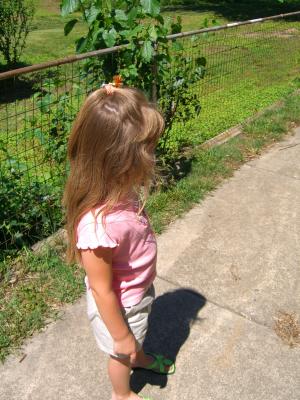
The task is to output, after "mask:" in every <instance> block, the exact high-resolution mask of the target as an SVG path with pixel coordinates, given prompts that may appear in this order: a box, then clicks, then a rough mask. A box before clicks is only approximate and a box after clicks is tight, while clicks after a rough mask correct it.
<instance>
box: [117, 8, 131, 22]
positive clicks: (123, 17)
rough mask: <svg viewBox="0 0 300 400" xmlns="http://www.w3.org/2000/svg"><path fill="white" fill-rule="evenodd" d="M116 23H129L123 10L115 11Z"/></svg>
mask: <svg viewBox="0 0 300 400" xmlns="http://www.w3.org/2000/svg"><path fill="white" fill-rule="evenodd" d="M115 19H116V21H118V22H119V21H127V20H128V17H127V15H126V14H125V12H124V11H123V10H115Z"/></svg>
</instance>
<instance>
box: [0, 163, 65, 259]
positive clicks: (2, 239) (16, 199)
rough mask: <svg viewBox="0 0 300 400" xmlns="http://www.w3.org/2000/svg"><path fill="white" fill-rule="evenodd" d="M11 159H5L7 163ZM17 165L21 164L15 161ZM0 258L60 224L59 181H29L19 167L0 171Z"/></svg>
mask: <svg viewBox="0 0 300 400" xmlns="http://www.w3.org/2000/svg"><path fill="white" fill-rule="evenodd" d="M13 161H14V160H13V159H10V160H8V162H10V164H11V165H13V164H14V162H13ZM18 167H19V168H20V167H22V166H20V165H19V164H18ZM0 175H1V187H0V197H1V202H0V221H1V223H0V243H1V247H2V250H3V251H2V252H1V258H2V257H4V256H5V255H8V254H9V253H10V252H12V250H16V249H20V248H22V247H23V246H24V245H27V246H28V245H32V244H33V243H35V242H36V241H38V240H40V239H42V238H43V237H47V236H49V235H50V234H51V233H52V232H53V231H55V230H56V229H58V227H59V226H60V225H61V211H60V197H61V185H62V183H61V182H59V179H57V182H54V180H53V179H52V181H51V182H50V183H44V182H43V183H41V182H37V181H35V182H31V181H30V179H29V178H28V177H26V175H25V168H24V170H23V171H16V169H14V168H13V167H11V168H10V169H9V168H5V169H3V170H1V171H0Z"/></svg>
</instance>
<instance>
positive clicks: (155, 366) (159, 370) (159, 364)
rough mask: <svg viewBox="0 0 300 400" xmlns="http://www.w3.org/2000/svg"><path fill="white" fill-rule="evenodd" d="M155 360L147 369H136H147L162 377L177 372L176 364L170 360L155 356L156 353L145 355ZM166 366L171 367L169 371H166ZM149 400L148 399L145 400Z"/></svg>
mask: <svg viewBox="0 0 300 400" xmlns="http://www.w3.org/2000/svg"><path fill="white" fill-rule="evenodd" d="M145 354H147V355H149V356H151V357H153V358H154V361H153V363H152V364H150V365H148V366H147V367H136V368H133V370H135V369H146V370H147V371H151V372H154V373H155V374H160V375H172V374H174V372H175V363H174V362H173V361H172V360H169V359H168V358H165V357H164V356H162V355H161V354H154V353H145ZM165 366H170V368H169V369H168V371H165ZM145 400H147V399H145Z"/></svg>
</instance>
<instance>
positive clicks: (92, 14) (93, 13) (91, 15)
mask: <svg viewBox="0 0 300 400" xmlns="http://www.w3.org/2000/svg"><path fill="white" fill-rule="evenodd" d="M99 12H100V11H99V9H98V8H97V7H95V6H91V8H90V9H89V10H88V13H87V14H86V19H87V22H88V23H89V24H92V23H93V22H94V21H95V19H96V18H97V15H98V14H99Z"/></svg>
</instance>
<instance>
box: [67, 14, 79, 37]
mask: <svg viewBox="0 0 300 400" xmlns="http://www.w3.org/2000/svg"><path fill="white" fill-rule="evenodd" d="M77 22H78V19H77V18H75V19H71V21H69V22H67V23H66V25H65V27H64V33H65V36H67V35H68V34H69V33H70V32H71V30H72V29H73V28H74V26H75V25H76V24H77Z"/></svg>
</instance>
